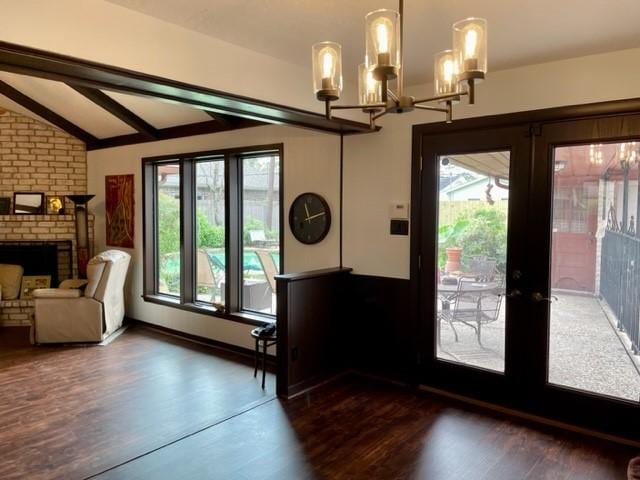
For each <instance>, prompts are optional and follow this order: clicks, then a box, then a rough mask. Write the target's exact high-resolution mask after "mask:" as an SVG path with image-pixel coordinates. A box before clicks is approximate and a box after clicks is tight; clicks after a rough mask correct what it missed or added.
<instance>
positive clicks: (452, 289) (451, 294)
mask: <svg viewBox="0 0 640 480" xmlns="http://www.w3.org/2000/svg"><path fill="white" fill-rule="evenodd" d="M499 286H500V284H499V283H498V282H487V283H484V282H465V287H464V290H463V291H464V292H476V293H483V292H490V291H492V290H495V289H496V288H498V287H499ZM458 292H459V290H458V284H457V283H456V284H455V285H449V284H444V283H439V284H438V297H440V300H441V301H442V309H443V310H447V309H449V305H450V303H451V301H452V300H454V299H455V298H456V295H457V294H458Z"/></svg>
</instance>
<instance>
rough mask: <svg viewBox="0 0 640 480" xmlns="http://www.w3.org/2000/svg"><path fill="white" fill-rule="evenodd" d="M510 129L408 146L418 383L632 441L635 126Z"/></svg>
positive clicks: (639, 201)
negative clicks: (411, 168)
mask: <svg viewBox="0 0 640 480" xmlns="http://www.w3.org/2000/svg"><path fill="white" fill-rule="evenodd" d="M519 122H520V123H519V124H517V125H512V126H501V127H491V128H473V129H468V130H464V129H459V130H457V131H454V132H442V131H440V132H437V133H426V134H422V135H415V136H414V152H416V155H415V168H414V178H413V186H412V189H413V204H414V205H417V206H418V208H415V209H414V216H413V220H414V233H413V237H412V258H413V259H414V261H413V262H412V286H413V295H414V296H415V298H416V300H417V301H416V302H415V303H416V307H415V308H416V311H415V315H416V318H417V320H418V321H417V328H418V330H419V332H420V335H419V336H418V346H417V349H418V352H419V358H420V369H419V371H420V381H421V383H423V384H426V385H429V386H432V387H436V388H441V389H446V390H449V391H453V392H455V393H459V394H463V395H468V396H472V397H476V398H480V399H482V400H486V401H491V402H496V403H499V404H502V405H505V406H508V407H515V408H518V409H521V410H526V411H529V412H532V413H535V414H539V415H545V416H549V417H553V418H556V419H559V420H561V421H566V422H571V423H575V424H579V425H583V426H586V427H589V428H595V429H599V430H603V431H607V432H610V433H615V434H618V435H624V436H629V437H637V436H638V435H639V434H640V428H639V427H640V420H639V418H640V415H638V414H639V413H640V404H639V400H640V356H639V355H636V353H638V350H639V347H640V345H639V343H640V340H639V337H640V325H639V318H640V228H636V225H637V218H638V214H640V193H639V189H638V179H639V176H640V175H639V173H638V163H639V162H640V115H620V116H616V117H606V118H594V119H587V120H565V121H556V122H537V123H527V122H522V119H521V118H520V120H519ZM635 142H637V143H635ZM420 166H421V168H420Z"/></svg>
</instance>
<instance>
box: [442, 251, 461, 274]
mask: <svg viewBox="0 0 640 480" xmlns="http://www.w3.org/2000/svg"><path fill="white" fill-rule="evenodd" d="M446 252H447V263H445V265H444V271H445V272H446V273H451V272H458V271H460V270H462V265H461V264H460V257H461V256H462V248H460V247H450V248H447V249H446Z"/></svg>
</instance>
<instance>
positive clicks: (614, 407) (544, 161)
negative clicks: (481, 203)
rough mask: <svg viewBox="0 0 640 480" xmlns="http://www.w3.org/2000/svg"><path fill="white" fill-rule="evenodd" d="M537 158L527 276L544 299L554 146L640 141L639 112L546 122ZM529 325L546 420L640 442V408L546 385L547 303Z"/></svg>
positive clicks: (534, 307)
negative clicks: (584, 426)
mask: <svg viewBox="0 0 640 480" xmlns="http://www.w3.org/2000/svg"><path fill="white" fill-rule="evenodd" d="M537 134H538V135H537V138H536V142H535V144H536V150H535V152H534V161H533V171H532V176H531V180H532V186H531V194H532V196H531V198H532V202H535V204H536V205H538V206H539V207H538V209H537V212H536V213H535V214H532V215H531V216H530V222H531V226H532V228H531V232H532V235H531V238H530V241H531V244H532V245H535V246H536V250H537V255H534V256H532V257H531V258H530V262H529V265H528V266H527V270H528V271H529V272H531V277H532V285H531V288H532V291H533V292H541V293H543V294H544V296H545V297H547V296H548V294H549V293H550V289H551V283H550V280H551V279H550V276H549V275H548V273H547V270H549V271H550V265H549V263H546V262H547V261H548V262H550V261H551V253H552V252H551V248H552V242H551V238H552V220H553V219H552V214H553V212H552V202H553V192H554V191H553V177H554V169H553V151H554V149H555V147H556V146H570V145H584V144H588V143H606V142H617V141H620V142H624V141H626V140H632V139H635V140H637V139H638V138H639V137H640V112H639V111H636V112H633V113H629V114H626V115H619V116H615V117H596V118H586V119H575V120H571V121H559V122H546V123H544V124H541V125H540V128H539V129H538V130H537ZM529 313H530V316H531V321H532V322H534V323H535V325H536V328H535V329H533V332H534V337H533V338H532V339H531V340H532V343H533V344H534V345H535V349H534V352H533V353H534V356H533V357H532V358H533V359H534V362H536V365H537V366H538V368H536V369H535V372H534V374H535V375H536V378H535V379H534V382H535V383H536V384H537V386H538V388H539V389H540V393H541V395H540V405H539V408H541V409H543V411H544V412H547V414H552V415H553V414H556V415H560V416H561V417H562V419H563V420H564V421H568V422H570V423H579V422H584V421H585V419H586V420H587V421H588V422H589V424H590V427H592V428H596V429H598V430H611V431H612V432H614V433H615V434H617V435H621V436H625V437H634V436H635V437H639V436H640V403H635V404H634V403H632V402H629V401H626V400H623V399H618V398H614V397H607V396H605V395H601V394H596V393H593V392H589V391H584V390H578V389H575V388H571V387H569V386H563V385H553V384H550V383H547V373H548V370H549V327H550V308H549V304H548V302H538V303H535V302H530V311H529Z"/></svg>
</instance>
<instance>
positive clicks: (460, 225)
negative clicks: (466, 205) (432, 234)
mask: <svg viewBox="0 0 640 480" xmlns="http://www.w3.org/2000/svg"><path fill="white" fill-rule="evenodd" d="M438 242H439V249H438V265H439V266H440V268H443V267H444V264H445V263H446V261H447V255H446V249H447V248H451V247H460V248H462V263H463V264H466V263H468V260H469V259H470V258H471V257H473V256H477V255H485V256H487V257H492V258H495V259H496V263H497V267H498V269H499V270H501V271H504V268H505V266H506V262H507V259H506V253H507V218H506V215H505V214H504V212H502V211H500V210H498V209H496V208H491V207H482V208H478V209H477V210H474V211H471V212H464V213H462V214H461V215H460V216H458V217H457V218H456V219H455V220H454V221H453V222H452V223H451V224H445V225H440V226H439V228H438Z"/></svg>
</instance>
